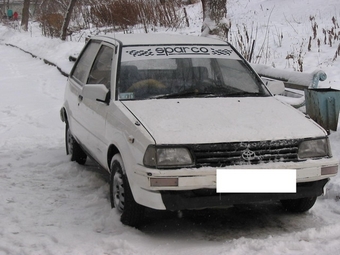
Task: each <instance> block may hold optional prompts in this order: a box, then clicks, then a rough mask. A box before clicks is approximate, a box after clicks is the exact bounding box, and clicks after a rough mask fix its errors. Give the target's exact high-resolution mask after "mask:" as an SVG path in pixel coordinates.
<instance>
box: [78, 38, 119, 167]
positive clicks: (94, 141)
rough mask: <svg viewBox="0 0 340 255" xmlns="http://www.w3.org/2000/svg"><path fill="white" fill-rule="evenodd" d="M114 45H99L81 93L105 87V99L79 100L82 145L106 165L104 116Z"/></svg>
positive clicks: (108, 96)
mask: <svg viewBox="0 0 340 255" xmlns="http://www.w3.org/2000/svg"><path fill="white" fill-rule="evenodd" d="M114 52H115V51H114V45H111V44H108V43H101V46H100V48H99V50H98V53H97V55H96V57H95V59H94V61H93V64H92V66H91V69H90V72H89V75H88V78H87V81H86V84H85V85H84V87H83V89H82V90H83V92H84V90H86V87H87V86H91V87H92V88H93V86H98V87H99V86H103V85H104V86H105V87H106V88H107V91H108V92H107V98H106V99H105V100H103V101H101V100H96V99H94V98H89V97H87V96H86V95H84V94H82V95H81V98H80V99H79V106H78V107H79V109H78V111H79V113H80V114H81V118H80V119H79V123H80V125H81V126H82V127H83V129H84V130H86V137H83V144H84V145H85V147H86V149H87V150H88V151H89V152H90V154H91V156H92V157H94V158H95V159H96V160H97V161H98V162H99V163H102V164H105V163H106V150H107V147H108V142H107V141H106V139H105V133H106V131H105V129H106V116H107V111H108V108H109V102H110V90H111V80H112V63H113V59H114Z"/></svg>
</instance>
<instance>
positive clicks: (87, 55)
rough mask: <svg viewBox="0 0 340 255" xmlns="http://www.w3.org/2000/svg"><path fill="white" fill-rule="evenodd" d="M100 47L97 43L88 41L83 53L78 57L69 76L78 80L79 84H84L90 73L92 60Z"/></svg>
mask: <svg viewBox="0 0 340 255" xmlns="http://www.w3.org/2000/svg"><path fill="white" fill-rule="evenodd" d="M99 47H100V42H99V41H90V42H89V43H88V44H87V46H86V49H85V51H84V52H83V53H82V54H81V56H80V57H79V59H78V61H77V63H76V66H75V67H74V69H73V73H72V74H71V76H72V77H73V78H75V79H76V80H78V81H79V82H80V83H81V84H85V83H86V80H87V77H88V74H89V72H90V69H91V66H92V63H93V59H94V58H95V56H96V54H97V52H98V49H99Z"/></svg>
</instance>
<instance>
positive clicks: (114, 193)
mask: <svg viewBox="0 0 340 255" xmlns="http://www.w3.org/2000/svg"><path fill="white" fill-rule="evenodd" d="M110 169H111V178H110V200H111V207H112V208H113V207H115V208H116V210H117V211H118V213H119V214H121V218H120V221H121V222H122V223H123V224H125V225H128V226H132V227H137V226H138V225H139V224H140V223H141V221H142V219H143V216H144V207H143V206H141V205H139V204H137V203H136V201H135V199H134V198H133V195H132V192H131V188H130V185H129V182H128V179H127V176H126V172H125V168H124V164H123V160H122V158H121V156H120V155H119V154H116V155H115V156H114V157H113V158H112V160H111V167H110Z"/></svg>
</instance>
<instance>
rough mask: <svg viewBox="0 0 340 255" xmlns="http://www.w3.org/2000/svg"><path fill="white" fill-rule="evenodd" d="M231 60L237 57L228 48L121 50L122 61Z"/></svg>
mask: <svg viewBox="0 0 340 255" xmlns="http://www.w3.org/2000/svg"><path fill="white" fill-rule="evenodd" d="M167 57H170V58H188V57H190V58H192V57H197V58H202V57H203V58H232V59H239V57H238V55H237V54H236V53H235V52H234V51H233V49H232V48H230V47H229V46H219V45H216V46H215V45H210V46H203V45H188V46H185V45H184V46H183V45H180V46H139V47H138V46H136V47H125V48H123V56H122V61H132V60H138V59H140V60H142V59H145V58H167Z"/></svg>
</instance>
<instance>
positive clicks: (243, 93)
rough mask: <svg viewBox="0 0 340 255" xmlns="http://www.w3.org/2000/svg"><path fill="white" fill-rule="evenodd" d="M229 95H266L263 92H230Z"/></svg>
mask: <svg viewBox="0 0 340 255" xmlns="http://www.w3.org/2000/svg"><path fill="white" fill-rule="evenodd" d="M227 96H229V97H261V96H264V95H263V93H259V92H247V91H243V92H236V93H229V94H228V95H227Z"/></svg>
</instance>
